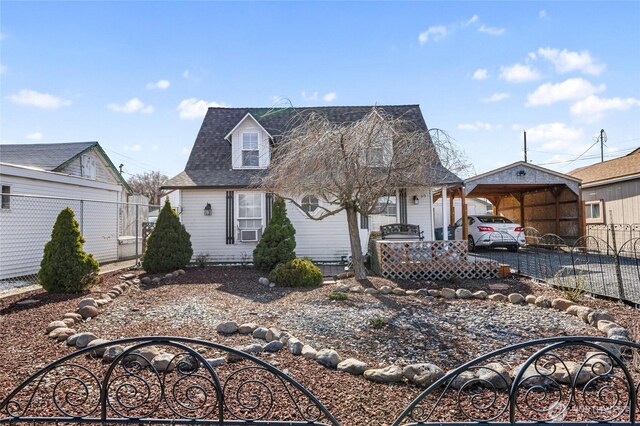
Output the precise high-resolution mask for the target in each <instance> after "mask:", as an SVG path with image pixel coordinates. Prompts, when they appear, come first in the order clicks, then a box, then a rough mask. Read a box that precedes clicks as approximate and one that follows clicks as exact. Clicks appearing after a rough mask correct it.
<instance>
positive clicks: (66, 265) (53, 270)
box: [38, 207, 100, 293]
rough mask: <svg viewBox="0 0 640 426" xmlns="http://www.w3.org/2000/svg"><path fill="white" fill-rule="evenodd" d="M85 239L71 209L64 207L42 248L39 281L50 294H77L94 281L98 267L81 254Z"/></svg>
mask: <svg viewBox="0 0 640 426" xmlns="http://www.w3.org/2000/svg"><path fill="white" fill-rule="evenodd" d="M84 242H85V240H84V238H83V237H82V235H81V234H80V225H79V224H78V221H77V220H76V218H75V215H74V213H73V210H71V209H70V208H68V207H67V208H65V209H64V210H62V211H61V212H60V214H58V218H57V219H56V223H55V224H54V225H53V231H52V232H51V240H50V241H49V242H48V243H46V244H45V246H44V256H43V257H42V261H41V262H40V271H39V272H38V278H39V279H40V285H42V287H43V288H44V289H45V290H46V291H48V292H49V293H79V292H82V291H85V290H87V289H88V288H89V287H91V285H92V284H93V283H95V282H96V280H97V276H98V271H99V270H100V265H99V264H98V262H97V261H96V260H95V259H94V258H93V256H92V255H91V254H87V253H85V251H84V248H83V246H84Z"/></svg>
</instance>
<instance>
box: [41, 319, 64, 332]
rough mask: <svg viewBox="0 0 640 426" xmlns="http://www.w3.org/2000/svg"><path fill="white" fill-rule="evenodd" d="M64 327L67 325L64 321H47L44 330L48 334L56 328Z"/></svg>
mask: <svg viewBox="0 0 640 426" xmlns="http://www.w3.org/2000/svg"><path fill="white" fill-rule="evenodd" d="M66 327H67V324H66V323H65V322H64V321H52V322H50V323H49V325H48V326H47V329H46V330H45V331H46V333H47V334H49V333H51V332H52V331H53V330H55V329H56V328H66Z"/></svg>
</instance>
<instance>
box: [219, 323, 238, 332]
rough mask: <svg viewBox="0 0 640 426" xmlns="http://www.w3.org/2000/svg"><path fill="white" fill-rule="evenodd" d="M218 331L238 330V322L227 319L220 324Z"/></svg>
mask: <svg viewBox="0 0 640 426" xmlns="http://www.w3.org/2000/svg"><path fill="white" fill-rule="evenodd" d="M216 331H217V332H218V333H222V334H233V333H235V332H236V331H238V323H237V322H235V321H225V322H221V323H220V324H218V326H217V327H216Z"/></svg>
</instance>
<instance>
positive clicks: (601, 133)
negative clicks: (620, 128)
mask: <svg viewBox="0 0 640 426" xmlns="http://www.w3.org/2000/svg"><path fill="white" fill-rule="evenodd" d="M600 162H601V163H602V162H604V129H600Z"/></svg>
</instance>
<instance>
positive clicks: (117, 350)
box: [102, 345, 124, 363]
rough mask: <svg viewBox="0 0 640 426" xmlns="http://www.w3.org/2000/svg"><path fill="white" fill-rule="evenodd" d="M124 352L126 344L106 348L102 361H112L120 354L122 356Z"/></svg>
mask: <svg viewBox="0 0 640 426" xmlns="http://www.w3.org/2000/svg"><path fill="white" fill-rule="evenodd" d="M123 352H124V346H121V345H114V346H109V347H108V348H106V350H105V351H104V353H103V354H102V362H104V363H110V362H113V360H115V359H116V358H117V357H118V356H120V355H121V354H122V353H123Z"/></svg>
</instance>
